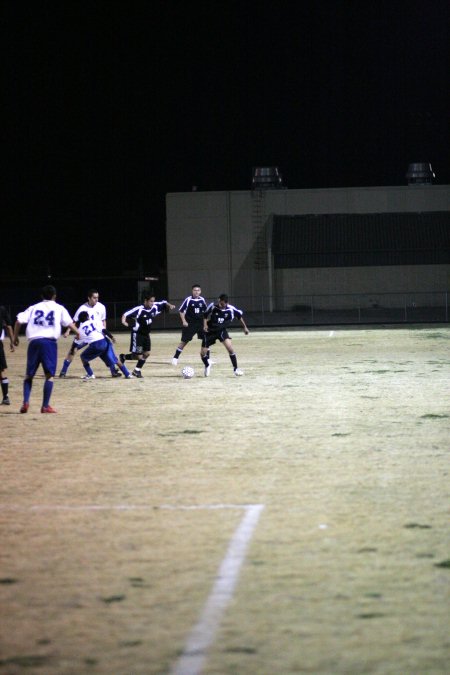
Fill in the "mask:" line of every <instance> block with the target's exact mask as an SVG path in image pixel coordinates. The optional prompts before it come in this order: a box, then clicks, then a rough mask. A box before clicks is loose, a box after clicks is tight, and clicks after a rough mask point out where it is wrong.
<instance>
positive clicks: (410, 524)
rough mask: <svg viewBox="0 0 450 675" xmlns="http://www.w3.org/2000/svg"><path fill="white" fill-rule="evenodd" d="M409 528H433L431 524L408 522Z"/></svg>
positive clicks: (407, 527) (407, 526)
mask: <svg viewBox="0 0 450 675" xmlns="http://www.w3.org/2000/svg"><path fill="white" fill-rule="evenodd" d="M404 527H406V529H407V530H414V529H415V530H431V525H421V524H420V523H406V525H404Z"/></svg>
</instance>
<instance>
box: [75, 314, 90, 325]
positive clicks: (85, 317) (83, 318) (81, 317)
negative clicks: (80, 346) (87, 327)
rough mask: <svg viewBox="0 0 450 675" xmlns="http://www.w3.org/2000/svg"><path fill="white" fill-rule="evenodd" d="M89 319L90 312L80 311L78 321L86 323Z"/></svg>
mask: <svg viewBox="0 0 450 675" xmlns="http://www.w3.org/2000/svg"><path fill="white" fill-rule="evenodd" d="M88 319H89V314H88V312H80V313H79V314H78V321H79V322H80V323H84V322H85V321H87V320H88Z"/></svg>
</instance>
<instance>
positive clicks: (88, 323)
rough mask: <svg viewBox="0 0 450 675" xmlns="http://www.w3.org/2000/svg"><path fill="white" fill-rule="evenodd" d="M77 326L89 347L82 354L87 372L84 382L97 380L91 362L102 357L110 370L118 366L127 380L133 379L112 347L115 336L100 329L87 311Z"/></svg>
mask: <svg viewBox="0 0 450 675" xmlns="http://www.w3.org/2000/svg"><path fill="white" fill-rule="evenodd" d="M77 326H78V330H79V331H80V335H81V338H82V340H83V342H84V344H85V345H87V347H86V349H85V350H83V352H82V353H81V354H80V358H81V362H82V364H83V368H84V369H85V371H86V375H85V376H84V377H83V378H82V379H83V380H95V375H94V373H93V371H92V368H91V366H90V362H91V361H93V360H94V359H96V358H97V357H100V358H101V359H102V361H104V362H105V363H106V365H107V366H108V367H109V368H113V367H116V366H118V367H119V368H120V370H121V371H122V373H123V374H124V375H125V377H126V378H127V379H129V378H131V373H130V371H129V370H128V368H127V367H126V366H125V365H124V364H123V363H119V359H118V358H117V355H116V353H115V352H114V348H113V345H112V339H113V336H112V335H111V333H110V332H109V331H108V330H106V328H100V327H99V325H98V324H96V323H95V321H93V320H92V319H91V317H90V316H89V313H88V312H86V310H84V311H82V312H80V313H79V314H78V321H77Z"/></svg>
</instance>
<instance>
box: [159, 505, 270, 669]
mask: <svg viewBox="0 0 450 675" xmlns="http://www.w3.org/2000/svg"><path fill="white" fill-rule="evenodd" d="M226 508H229V507H226ZM244 508H245V513H244V516H243V518H242V520H241V522H240V523H239V525H238V527H237V529H236V530H235V533H234V535H233V537H232V538H231V541H230V544H229V546H228V551H227V553H226V555H225V557H224V559H223V560H222V562H221V564H220V567H219V570H218V572H217V576H216V581H215V583H214V585H213V587H212V590H211V593H210V594H209V596H208V598H207V600H206V603H205V605H204V607H203V609H202V612H201V614H200V618H199V620H198V622H197V623H196V625H195V626H194V628H193V629H192V631H191V633H190V635H189V637H188V639H187V641H186V644H185V646H184V650H183V653H182V654H181V656H180V658H179V659H178V661H177V663H176V664H175V666H174V668H173V669H172V670H171V675H199V674H200V673H201V671H202V669H203V666H204V663H205V660H206V653H207V650H208V648H209V647H210V646H211V644H212V643H213V641H214V637H215V634H216V632H217V629H218V627H219V625H220V622H221V619H222V615H223V613H224V611H225V608H226V606H227V605H228V603H229V602H230V600H231V598H232V597H233V592H234V589H235V587H236V584H237V581H238V578H239V572H240V569H241V566H242V563H243V562H244V560H245V555H246V552H247V548H248V545H249V543H250V540H251V538H252V535H253V530H254V529H255V527H256V525H257V522H258V519H259V516H260V514H261V511H262V510H263V508H264V504H249V505H248V506H245V507H244Z"/></svg>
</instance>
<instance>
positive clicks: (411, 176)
mask: <svg viewBox="0 0 450 675" xmlns="http://www.w3.org/2000/svg"><path fill="white" fill-rule="evenodd" d="M406 178H407V179H408V185H431V184H432V182H433V178H436V175H435V174H434V172H433V169H432V168H431V164H430V163H429V162H414V163H413V164H408V171H407V172H406Z"/></svg>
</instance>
